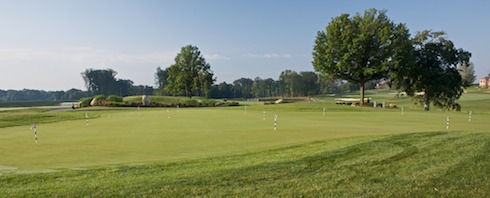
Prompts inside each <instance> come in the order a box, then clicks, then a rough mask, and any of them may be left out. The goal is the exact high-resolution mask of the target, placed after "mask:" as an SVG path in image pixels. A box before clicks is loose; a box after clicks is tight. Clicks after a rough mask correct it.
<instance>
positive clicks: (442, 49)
mask: <svg viewBox="0 0 490 198" xmlns="http://www.w3.org/2000/svg"><path fill="white" fill-rule="evenodd" d="M445 35H446V34H445V33H444V32H436V31H431V30H425V31H422V32H418V33H417V35H416V36H415V37H414V38H413V39H412V40H413V44H414V46H415V48H414V57H415V64H413V65H411V66H410V67H406V68H405V69H404V70H403V72H401V74H400V75H401V76H403V77H402V79H403V80H402V82H401V84H402V85H403V87H404V90H405V91H406V92H407V94H408V95H411V96H414V97H416V99H417V100H418V101H419V102H420V103H422V104H424V109H425V110H426V111H428V110H429V109H430V107H429V105H430V103H432V104H434V105H435V106H437V107H440V108H443V109H455V110H460V109H461V106H460V105H459V104H458V103H457V102H456V100H457V99H459V97H460V96H461V94H462V93H463V85H464V84H463V81H462V78H461V75H460V73H459V72H458V69H457V65H458V64H462V63H468V62H469V58H470V57H471V53H469V52H467V51H464V50H463V49H456V48H455V47H454V44H453V42H452V41H450V40H448V39H447V38H446V36H445ZM416 92H423V95H419V96H417V95H416V94H415V93H416Z"/></svg>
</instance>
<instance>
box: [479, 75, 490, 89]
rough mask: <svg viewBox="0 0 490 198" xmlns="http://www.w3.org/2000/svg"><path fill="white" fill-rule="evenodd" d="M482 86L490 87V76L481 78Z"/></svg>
mask: <svg viewBox="0 0 490 198" xmlns="http://www.w3.org/2000/svg"><path fill="white" fill-rule="evenodd" d="M480 87H481V88H487V89H488V87H490V77H488V76H487V77H485V78H481V79H480Z"/></svg>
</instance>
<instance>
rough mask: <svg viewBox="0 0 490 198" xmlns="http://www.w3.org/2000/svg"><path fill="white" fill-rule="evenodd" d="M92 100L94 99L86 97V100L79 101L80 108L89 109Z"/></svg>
mask: <svg viewBox="0 0 490 198" xmlns="http://www.w3.org/2000/svg"><path fill="white" fill-rule="evenodd" d="M92 99H94V98H93V97H86V98H82V99H80V107H89V106H90V102H92Z"/></svg>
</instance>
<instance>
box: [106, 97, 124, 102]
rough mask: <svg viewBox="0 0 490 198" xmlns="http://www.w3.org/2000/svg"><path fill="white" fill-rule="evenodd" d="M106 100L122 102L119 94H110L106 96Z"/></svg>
mask: <svg viewBox="0 0 490 198" xmlns="http://www.w3.org/2000/svg"><path fill="white" fill-rule="evenodd" d="M107 100H108V101H109V102H122V101H123V98H122V97H120V96H116V95H110V96H109V97H107Z"/></svg>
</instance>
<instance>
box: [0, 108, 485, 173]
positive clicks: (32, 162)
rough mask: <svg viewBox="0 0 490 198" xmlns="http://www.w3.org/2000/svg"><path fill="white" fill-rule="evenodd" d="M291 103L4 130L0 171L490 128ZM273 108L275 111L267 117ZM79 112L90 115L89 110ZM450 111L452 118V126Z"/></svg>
mask: <svg viewBox="0 0 490 198" xmlns="http://www.w3.org/2000/svg"><path fill="white" fill-rule="evenodd" d="M288 105H289V106H288ZM288 105H284V106H282V107H281V106H280V105H278V106H274V107H269V106H264V105H258V104H251V105H250V106H248V108H247V109H245V108H244V107H234V108H193V109H191V108H190V109H185V108H180V109H177V108H171V109H163V108H162V109H143V110H142V111H137V110H136V109H130V110H126V111H118V112H107V113H102V117H100V118H97V119H90V120H89V124H88V125H86V122H85V120H83V119H81V120H74V121H63V122H56V123H48V124H40V125H38V126H37V131H38V134H39V145H36V144H35V143H34V134H33V132H32V131H31V130H30V129H29V128H30V126H19V127H9V128H0V156H2V157H1V158H0V174H1V173H4V174H6V173H22V172H46V171H57V170H63V169H80V168H83V169H85V168H94V167H102V166H114V165H130V164H145V163H152V162H162V161H167V162H172V161H178V160H183V159H184V160H189V159H200V158H206V157H213V156H226V155H236V154H245V153H250V152H258V151H263V150H267V149H275V148H281V147H286V146H291V145H298V144H304V143H309V142H312V141H320V140H329V139H339V138H346V137H358V136H380V135H381V136H382V135H391V134H400V133H413V132H437V131H466V132H488V129H487V127H488V123H487V121H488V118H489V115H488V114H482V113H474V114H473V117H472V121H471V122H469V121H468V115H467V113H465V112H449V113H445V112H440V111H435V112H421V111H410V110H406V111H405V112H404V114H403V115H402V114H401V111H400V110H399V109H396V110H377V111H369V112H363V111H338V110H336V111H329V110H330V109H327V111H326V113H325V115H323V113H322V108H320V107H322V106H325V105H327V106H328V104H322V103H299V104H288ZM287 107H301V108H303V109H305V110H302V111H296V110H292V109H288V108H287ZM328 107H329V108H330V107H331V108H332V109H333V108H334V107H333V106H328ZM266 108H269V109H270V110H267V111H266V114H265V117H264V113H263V111H264V109H266ZM335 108H338V107H335ZM341 108H351V107H341ZM79 113H80V116H81V117H84V116H85V113H84V112H79ZM89 115H90V113H89ZM274 115H277V116H278V120H277V131H274V128H273V118H274ZM446 116H449V117H450V125H449V129H448V130H446ZM264 118H265V119H264Z"/></svg>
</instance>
